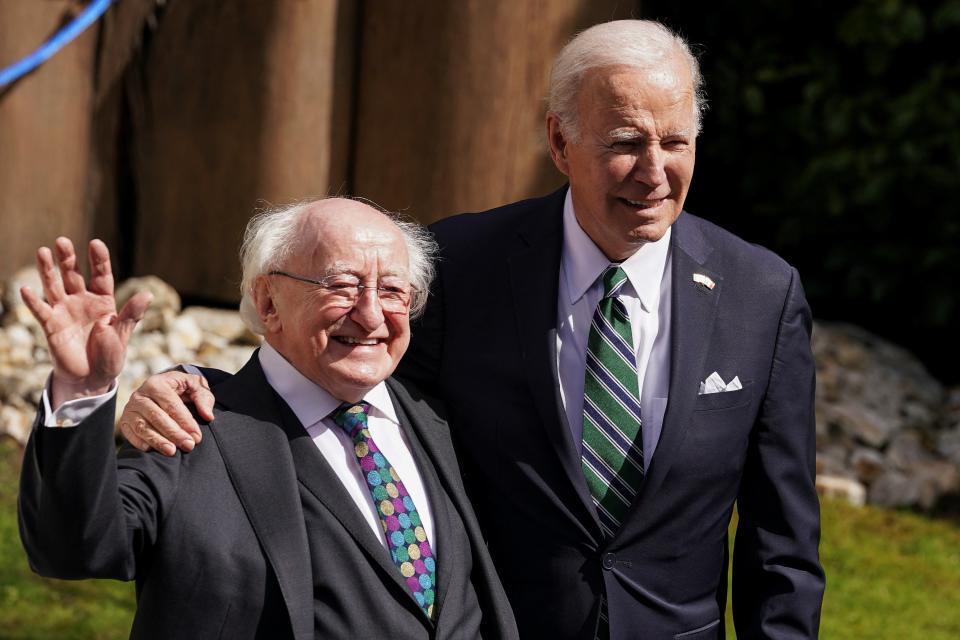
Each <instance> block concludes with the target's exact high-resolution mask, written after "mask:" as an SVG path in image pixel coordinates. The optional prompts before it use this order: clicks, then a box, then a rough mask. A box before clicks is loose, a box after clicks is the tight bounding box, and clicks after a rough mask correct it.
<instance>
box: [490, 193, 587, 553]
mask: <svg viewBox="0 0 960 640" xmlns="http://www.w3.org/2000/svg"><path fill="white" fill-rule="evenodd" d="M565 196H566V189H561V190H560V191H558V192H556V193H555V194H553V196H552V197H551V198H550V200H549V201H548V203H547V204H546V206H544V207H543V209H542V210H541V211H540V212H538V215H536V216H531V219H530V221H529V222H528V223H527V224H526V225H525V226H524V227H522V228H521V229H520V230H519V235H520V238H521V241H522V246H521V248H519V249H518V250H517V251H515V252H514V253H513V254H512V255H511V256H510V258H509V265H510V280H511V290H512V292H513V310H514V313H515V314H516V321H517V326H518V329H519V335H520V346H521V349H522V350H523V362H524V368H525V369H526V374H527V383H528V384H529V386H530V390H531V395H532V396H533V400H534V405H535V406H536V408H537V413H538V414H539V415H540V422H541V423H542V424H543V425H544V427H545V429H546V435H547V440H549V442H550V445H551V446H552V447H553V448H554V449H555V451H556V453H557V457H558V458H559V459H560V464H561V466H562V467H563V470H564V472H565V473H566V475H567V477H568V479H569V480H570V483H571V485H572V486H573V488H574V490H575V491H576V494H577V496H579V498H580V502H581V503H582V506H583V507H584V509H583V511H584V512H585V513H586V514H588V516H589V518H590V520H591V521H592V522H593V527H592V531H589V532H588V535H592V536H599V535H600V534H599V531H600V522H599V520H598V518H597V514H596V510H595V509H594V507H593V499H592V498H591V497H590V491H589V489H588V488H587V484H586V481H585V480H584V478H583V471H582V470H581V466H580V456H579V454H578V453H577V448H576V445H575V444H574V442H573V438H572V437H571V436H570V427H569V425H568V424H567V417H566V412H565V411H564V410H563V401H562V398H561V395H560V379H559V375H558V373H557V296H558V294H559V292H558V289H559V278H560V256H561V252H562V250H563V202H564V198H565Z"/></svg>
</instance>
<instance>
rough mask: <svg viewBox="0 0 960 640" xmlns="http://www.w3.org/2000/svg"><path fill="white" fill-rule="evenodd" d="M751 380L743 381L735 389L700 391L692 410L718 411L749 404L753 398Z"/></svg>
mask: <svg viewBox="0 0 960 640" xmlns="http://www.w3.org/2000/svg"><path fill="white" fill-rule="evenodd" d="M753 393H754V389H753V381H752V380H748V381H747V382H744V383H743V388H741V389H737V390H736V391H718V392H717V393H701V394H700V395H698V396H697V401H696V402H695V403H694V405H693V410H694V411H719V410H721V409H735V408H737V407H740V406H743V405H745V404H749V403H750V401H751V400H753Z"/></svg>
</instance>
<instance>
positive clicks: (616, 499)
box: [581, 265, 643, 537]
mask: <svg viewBox="0 0 960 640" xmlns="http://www.w3.org/2000/svg"><path fill="white" fill-rule="evenodd" d="M602 277H603V299H602V300H600V303H599V304H598V305H597V310H596V312H595V313H594V314H593V323H592V324H591V325H590V335H589V337H588V338H587V371H586V375H585V377H584V393H583V395H584V398H583V456H582V458H581V463H582V466H583V473H584V476H585V477H586V479H587V485H588V486H589V488H590V494H591V495H592V496H593V503H594V505H595V506H596V508H597V514H598V515H599V517H600V526H601V527H602V528H603V531H604V533H605V534H606V535H607V536H608V537H612V536H613V534H614V533H616V531H617V530H618V529H619V528H620V523H621V522H622V521H623V518H624V516H625V515H626V513H627V509H628V508H629V507H630V505H631V504H632V503H633V499H634V497H635V496H636V494H637V490H638V489H639V487H640V482H641V481H642V480H643V440H642V438H641V435H640V434H641V430H640V428H641V422H640V393H639V388H638V387H639V383H638V380H637V361H636V353H635V352H634V349H633V335H632V332H631V330H630V320H629V318H628V317H627V310H626V308H625V307H624V306H623V303H622V302H620V300H618V299H617V297H616V296H617V293H618V292H619V291H620V288H621V287H622V286H623V284H624V283H625V282H626V281H627V274H626V273H624V271H623V269H621V268H620V266H619V265H610V266H609V267H607V270H606V271H604V272H603V276H602Z"/></svg>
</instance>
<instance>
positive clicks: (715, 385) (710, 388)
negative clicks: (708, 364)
mask: <svg viewBox="0 0 960 640" xmlns="http://www.w3.org/2000/svg"><path fill="white" fill-rule="evenodd" d="M740 389H743V385H742V384H740V376H734V377H733V380H731V381H730V382H724V381H723V378H721V377H720V374H719V373H717V372H716V371H714V372H713V373H711V374H710V376H709V377H708V378H707V379H706V380H704V381H703V382H701V383H700V391H698V392H697V395H701V396H702V395H705V394H707V393H723V392H724V391H738V390H740Z"/></svg>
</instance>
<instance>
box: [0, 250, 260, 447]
mask: <svg viewBox="0 0 960 640" xmlns="http://www.w3.org/2000/svg"><path fill="white" fill-rule="evenodd" d="M24 284H28V285H30V287H31V288H33V290H34V291H40V290H41V287H40V281H39V277H38V276H37V273H36V271H35V270H34V269H33V268H25V269H22V270H20V271H18V272H17V273H16V274H14V276H13V277H12V278H10V279H9V280H8V281H7V282H6V283H4V284H3V286H2V290H3V295H2V303H0V304H2V308H3V314H2V317H0V436H2V435H7V436H10V437H13V438H14V439H16V440H17V441H18V442H20V443H21V444H25V443H26V441H27V436H28V435H29V432H30V427H31V425H32V424H33V417H34V414H35V411H36V409H35V408H36V405H37V402H39V400H40V393H41V390H42V389H43V386H44V384H45V383H46V380H47V376H48V375H49V374H50V367H51V365H50V357H49V355H48V353H47V347H46V340H45V338H44V335H43V331H41V330H40V327H39V326H38V325H37V323H36V321H35V320H34V319H33V316H31V315H30V311H29V310H28V309H27V308H26V306H25V305H24V304H23V302H22V301H21V300H20V295H19V290H20V287H21V286H22V285H24ZM143 290H146V291H150V292H151V293H153V302H152V303H151V305H150V309H149V310H148V311H147V314H146V316H145V317H144V319H143V321H141V322H140V323H139V325H138V326H137V329H136V330H135V332H134V334H133V336H132V337H131V339H130V344H129V347H128V349H127V364H126V366H125V367H124V370H123V373H122V374H121V375H120V379H119V382H118V390H117V394H118V397H117V402H118V406H123V404H125V403H126V401H127V399H128V398H129V397H130V394H131V393H132V392H133V391H134V390H135V389H136V388H137V387H139V386H140V384H141V383H142V382H143V381H144V380H146V379H147V377H148V376H150V375H151V374H154V373H157V372H159V371H163V370H164V369H167V368H169V367H171V366H173V365H174V364H176V363H179V362H191V363H195V364H200V365H203V366H208V367H216V368H218V369H223V370H224V371H231V372H233V371H236V370H238V369H239V368H240V367H241V366H243V363H244V362H246V361H247V359H248V358H249V357H250V354H251V353H252V352H253V350H254V349H255V348H256V346H257V345H258V344H260V340H261V338H260V336H258V335H256V334H254V333H251V332H250V331H249V330H248V329H247V328H246V326H245V325H244V324H243V321H242V320H241V319H240V315H239V314H238V313H237V312H235V311H227V310H223V309H211V308H207V307H187V308H186V309H181V308H180V296H179V295H178V294H177V292H176V291H175V290H174V289H173V287H171V286H170V285H168V284H166V283H165V282H163V281H162V280H160V279H159V278H156V277H152V276H147V277H144V278H132V279H130V280H127V281H126V282H124V283H123V284H121V285H120V286H119V287H117V290H116V297H117V301H118V304H119V305H120V306H122V305H123V304H124V302H126V300H128V299H129V298H130V297H131V296H132V295H133V294H134V293H135V292H137V291H143Z"/></svg>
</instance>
